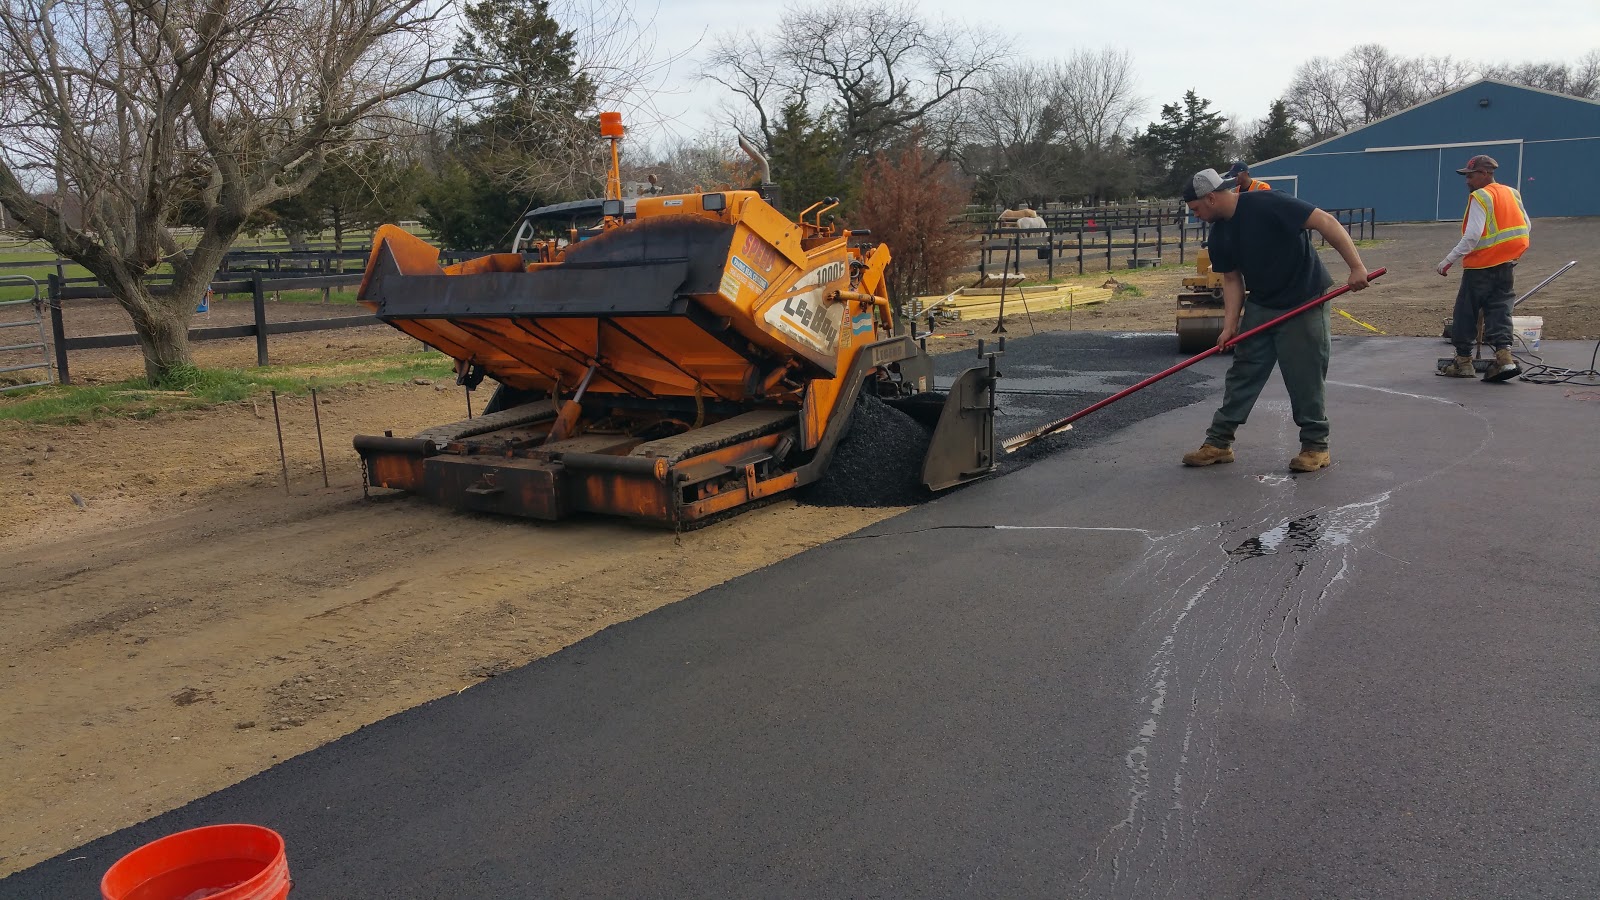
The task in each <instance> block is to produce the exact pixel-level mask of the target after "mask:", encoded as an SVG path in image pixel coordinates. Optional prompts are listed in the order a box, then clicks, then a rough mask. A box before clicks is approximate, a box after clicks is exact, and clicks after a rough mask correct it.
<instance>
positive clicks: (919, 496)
mask: <svg viewBox="0 0 1600 900" xmlns="http://www.w3.org/2000/svg"><path fill="white" fill-rule="evenodd" d="M932 436H933V435H932V432H930V431H929V430H928V429H927V428H924V427H923V426H922V424H921V423H919V422H918V421H917V420H915V419H913V418H911V417H910V416H909V415H907V414H905V413H903V412H901V411H900V410H898V409H895V408H894V407H892V406H889V405H888V404H886V403H884V402H883V401H882V400H879V399H878V398H877V397H874V396H872V395H870V394H862V395H861V397H860V398H859V399H857V400H856V407H855V409H854V410H852V411H851V412H850V430H849V431H847V432H845V435H844V437H842V438H840V439H839V446H837V447H835V448H834V451H833V459H832V461H830V462H829V463H828V470H827V472H826V473H824V474H823V476H822V478H820V479H818V480H817V481H816V482H815V483H814V484H812V485H811V486H810V487H809V488H807V489H806V490H805V491H804V493H803V494H802V496H801V501H802V502H804V503H809V504H811V505H813V506H914V505H916V504H918V503H921V502H922V501H924V500H927V499H928V498H930V497H931V496H933V495H932V494H930V493H929V492H928V489H927V488H925V487H923V486H922V458H923V457H924V456H926V455H927V454H928V441H929V439H930V438H932Z"/></svg>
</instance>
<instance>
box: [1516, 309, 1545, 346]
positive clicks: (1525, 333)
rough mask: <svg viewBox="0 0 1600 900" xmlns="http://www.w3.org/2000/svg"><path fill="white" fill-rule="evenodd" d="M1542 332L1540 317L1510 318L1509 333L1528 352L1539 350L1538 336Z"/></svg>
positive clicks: (1542, 321)
mask: <svg viewBox="0 0 1600 900" xmlns="http://www.w3.org/2000/svg"><path fill="white" fill-rule="evenodd" d="M1543 331H1544V317H1542V316H1512V317H1511V333H1512V334H1513V335H1515V336H1516V338H1517V342H1518V343H1519V344H1521V345H1523V346H1525V347H1527V348H1528V349H1529V350H1537V349H1539V335H1540V333H1541V332H1543Z"/></svg>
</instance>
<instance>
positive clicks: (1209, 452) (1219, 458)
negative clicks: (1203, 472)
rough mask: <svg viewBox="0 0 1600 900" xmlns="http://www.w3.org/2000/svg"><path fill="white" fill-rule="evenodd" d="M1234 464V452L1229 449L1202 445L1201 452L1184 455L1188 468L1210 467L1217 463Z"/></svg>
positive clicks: (1184, 461) (1196, 451)
mask: <svg viewBox="0 0 1600 900" xmlns="http://www.w3.org/2000/svg"><path fill="white" fill-rule="evenodd" d="M1231 462H1233V451H1232V450H1231V449H1229V448H1227V447H1213V446H1211V445H1210V444H1201V445H1200V449H1199V450H1195V451H1194V452H1192V453H1185V454H1184V455H1183V464H1184V465H1186V466H1209V465H1214V464H1216V463H1231Z"/></svg>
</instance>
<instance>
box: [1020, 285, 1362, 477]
mask: <svg viewBox="0 0 1600 900" xmlns="http://www.w3.org/2000/svg"><path fill="white" fill-rule="evenodd" d="M1387 271H1389V270H1388V269H1387V268H1384V269H1374V270H1372V271H1371V272H1368V273H1367V280H1368V281H1373V280H1375V279H1377V278H1378V276H1380V275H1382V274H1383V273H1385V272H1387ZM1349 290H1350V286H1349V285H1348V284H1347V285H1345V286H1343V287H1340V288H1337V289H1335V290H1331V291H1329V292H1328V293H1326V294H1323V295H1322V296H1321V297H1318V298H1316V299H1315V300H1308V301H1306V302H1305V303H1302V304H1301V305H1299V306H1297V307H1295V308H1294V309H1291V310H1289V311H1288V312H1286V313H1284V314H1283V315H1281V316H1278V317H1277V318H1275V319H1273V320H1272V321H1270V322H1266V323H1264V324H1261V325H1257V326H1256V327H1254V328H1252V329H1250V330H1249V331H1246V332H1244V333H1243V334H1240V335H1238V336H1237V337H1235V338H1234V339H1233V340H1231V341H1229V342H1228V343H1226V344H1218V345H1217V346H1215V347H1212V348H1210V349H1209V350H1206V351H1205V352H1204V353H1200V354H1196V355H1195V356H1191V357H1189V358H1188V359H1186V360H1184V361H1183V362H1181V363H1178V364H1177V365H1175V366H1173V367H1172V368H1170V369H1167V370H1166V371H1163V372H1160V373H1158V374H1155V375H1151V376H1150V377H1149V378H1146V379H1145V380H1143V381H1141V382H1139V383H1138V384H1136V385H1134V386H1133V387H1128V388H1123V389H1122V390H1120V391H1117V392H1116V393H1115V394H1112V395H1111V396H1109V397H1107V398H1105V399H1104V400H1101V401H1100V402H1098V403H1095V404H1093V405H1092V406H1089V407H1088V408H1086V409H1081V410H1079V411H1078V412H1075V413H1073V414H1072V415H1070V416H1067V417H1066V418H1065V419H1057V420H1056V421H1054V422H1050V423H1048V424H1045V425H1041V426H1039V427H1038V428H1035V429H1033V430H1032V431H1025V432H1023V433H1022V434H1019V435H1017V436H1016V437H1012V438H1007V439H1006V440H1005V441H1003V442H1001V444H1000V446H1001V447H1003V448H1005V451H1006V452H1007V453H1015V452H1017V451H1018V450H1021V449H1022V448H1023V447H1026V446H1028V445H1029V444H1031V443H1033V442H1034V441H1037V440H1039V439H1040V438H1042V437H1044V436H1045V435H1049V434H1055V433H1056V432H1058V431H1063V430H1065V429H1068V428H1071V427H1072V423H1073V422H1076V421H1078V420H1079V419H1081V418H1083V417H1084V416H1087V415H1088V414H1090V413H1092V412H1094V411H1095V410H1098V409H1104V408H1105V407H1107V406H1110V405H1111V404H1113V403H1115V402H1117V401H1118V400H1121V399H1122V398H1124V397H1126V396H1128V395H1129V394H1132V393H1135V392H1137V391H1142V390H1144V389H1145V388H1147V387H1149V386H1150V385H1152V384H1155V383H1156V382H1158V381H1160V380H1161V379H1163V378H1166V377H1167V376H1169V375H1174V374H1177V373H1178V372H1181V371H1183V370H1184V369H1187V368H1189V367H1190V366H1192V365H1194V364H1195V363H1197V362H1199V361H1200V360H1202V359H1205V358H1207V357H1211V356H1215V355H1217V354H1218V353H1220V352H1222V351H1223V350H1224V349H1226V348H1228V347H1232V346H1234V345H1236V344H1238V343H1239V342H1240V341H1242V340H1244V339H1246V338H1250V337H1255V336H1256V335H1258V334H1260V333H1262V332H1263V331H1267V330H1268V329H1271V328H1276V327H1277V326H1279V325H1282V324H1283V323H1284V322H1287V321H1289V320H1290V319H1292V318H1294V317H1295V316H1298V315H1300V314H1301V313H1303V312H1308V311H1310V310H1313V309H1316V308H1317V307H1319V306H1321V305H1322V304H1324V303H1327V302H1328V301H1329V300H1332V299H1333V298H1335V297H1338V296H1340V295H1342V294H1345V293H1347V292H1348V291H1349Z"/></svg>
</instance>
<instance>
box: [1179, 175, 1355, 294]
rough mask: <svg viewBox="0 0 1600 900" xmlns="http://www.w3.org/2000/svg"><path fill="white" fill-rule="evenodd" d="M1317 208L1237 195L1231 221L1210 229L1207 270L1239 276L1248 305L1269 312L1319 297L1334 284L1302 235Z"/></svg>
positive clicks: (1286, 199)
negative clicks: (1237, 202)
mask: <svg viewBox="0 0 1600 900" xmlns="http://www.w3.org/2000/svg"><path fill="white" fill-rule="evenodd" d="M1316 209H1317V208H1316V207H1315V206H1312V205H1311V204H1309V203H1307V202H1305V201H1304V200H1301V199H1299V198H1298V197H1291V196H1289V195H1288V194H1285V193H1283V192H1282V191H1250V192H1248V193H1244V194H1240V195H1239V206H1238V208H1237V209H1236V210H1235V211H1234V214H1233V218H1231V219H1222V220H1220V221H1217V222H1215V223H1213V224H1212V226H1211V235H1210V237H1209V238H1208V239H1207V241H1206V247H1207V249H1209V250H1210V252H1211V268H1212V269H1213V270H1214V271H1217V272H1234V271H1237V272H1239V273H1240V274H1241V275H1243V276H1244V286H1245V290H1247V291H1249V292H1250V302H1251V303H1256V304H1259V305H1261V306H1265V307H1267V308H1269V309H1293V308H1294V307H1296V306H1299V305H1300V304H1302V303H1304V302H1306V301H1307V300H1310V299H1312V298H1314V297H1319V296H1321V295H1322V293H1323V292H1324V291H1326V290H1327V289H1328V286H1329V285H1331V284H1333V279H1332V278H1331V277H1330V276H1329V275H1328V270H1327V268H1326V267H1324V266H1323V265H1322V260H1321V259H1319V258H1318V257H1317V251H1316V250H1315V249H1313V248H1312V246H1311V232H1309V231H1307V230H1306V220H1307V219H1309V218H1311V214H1312V213H1313V212H1316Z"/></svg>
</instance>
